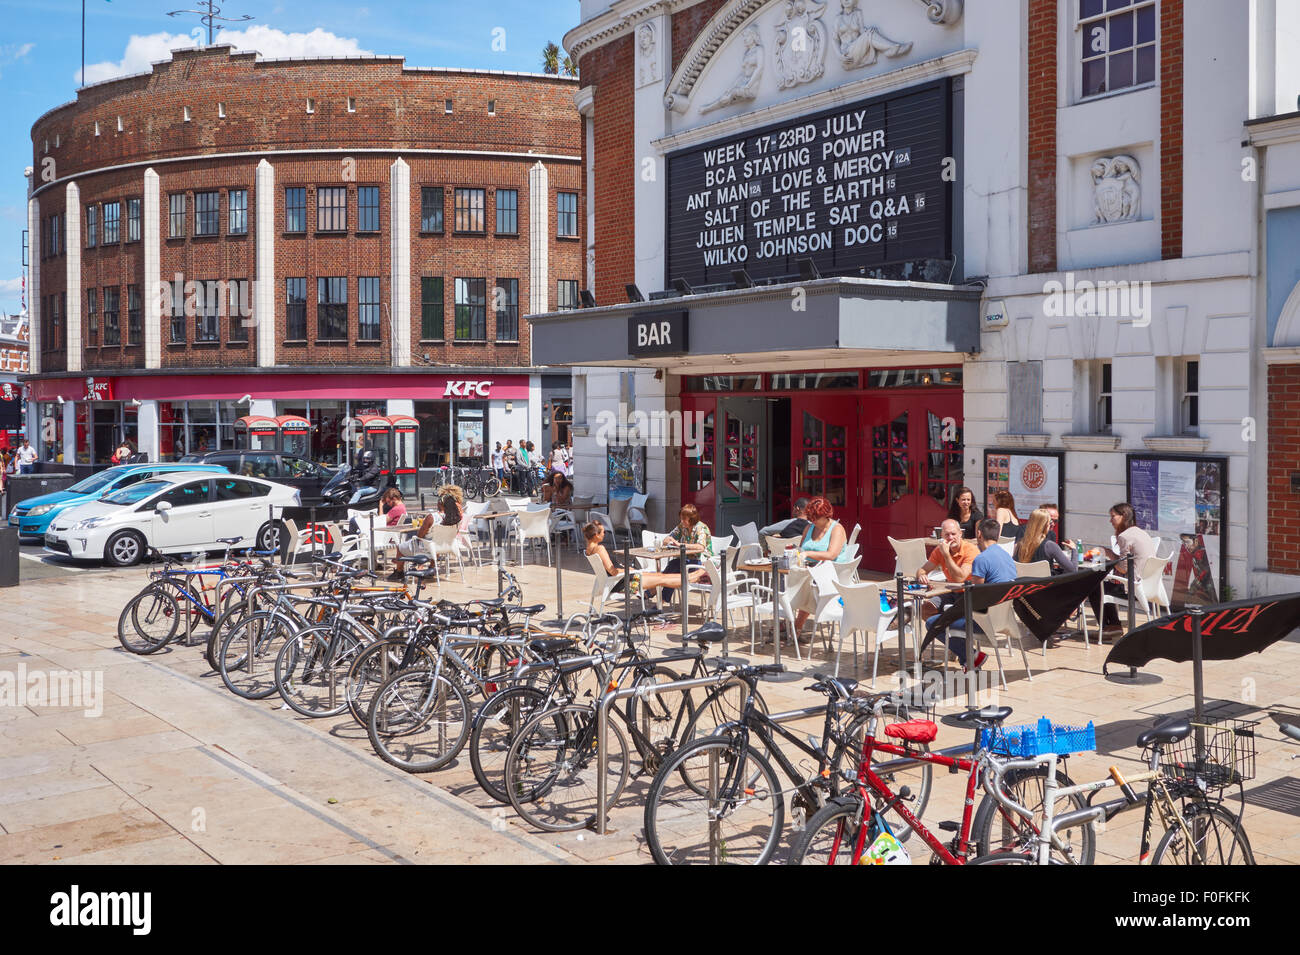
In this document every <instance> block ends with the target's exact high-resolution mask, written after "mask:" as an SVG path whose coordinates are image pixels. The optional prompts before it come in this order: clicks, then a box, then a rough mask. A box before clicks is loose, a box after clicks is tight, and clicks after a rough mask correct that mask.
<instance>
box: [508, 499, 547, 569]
mask: <svg viewBox="0 0 1300 955" xmlns="http://www.w3.org/2000/svg"><path fill="white" fill-rule="evenodd" d="M515 514H516V516H517V517H518V520H519V524H518V531H517V532H518V535H519V564H520V566H523V563H524V545H525V544H526V543H528V541H530V540H544V541H546V566H547V567H550V566H551V564H552V560H551V528H550V523H551V506H550V505H549V504H547V505H546V506H545V507H543V508H539V509H538V510H528V511H516V512H515Z"/></svg>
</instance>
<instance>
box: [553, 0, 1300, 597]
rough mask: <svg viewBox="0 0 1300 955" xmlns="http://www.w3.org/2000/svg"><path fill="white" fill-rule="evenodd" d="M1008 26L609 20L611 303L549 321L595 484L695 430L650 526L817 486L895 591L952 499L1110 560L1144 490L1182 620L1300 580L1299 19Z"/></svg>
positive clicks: (604, 197)
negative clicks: (1299, 499) (644, 420)
mask: <svg viewBox="0 0 1300 955" xmlns="http://www.w3.org/2000/svg"><path fill="white" fill-rule="evenodd" d="M868 6H869V7H870V9H869V10H868V9H867V8H868ZM979 7H980V9H979V10H978V11H976V10H975V9H974V5H973V4H963V3H961V2H959V0H940V2H932V3H917V2H904V0H882V2H881V3H877V4H871V5H867V4H855V3H852V2H849V0H845V2H843V3H836V4H788V3H783V2H780V0H660V2H644V3H613V4H611V3H609V2H607V0H583V2H582V4H581V23H580V24H579V25H578V26H576V27H575V28H574V29H573V30H572V31H570V33H569V34H568V35H566V37H565V46H566V48H567V49H568V51H569V52H570V54H571V55H573V56H574V57H575V58H577V60H578V62H579V65H580V68H581V76H582V79H581V87H580V89H579V91H578V94H577V102H578V105H579V109H580V111H581V112H582V114H583V119H584V123H585V148H584V155H585V159H586V184H585V189H586V194H587V196H588V197H590V199H591V202H590V206H589V209H588V214H589V215H590V216H591V217H592V220H591V221H590V222H589V223H588V243H589V245H588V250H587V251H588V268H589V274H588V280H587V284H588V285H589V286H590V287H591V288H592V289H593V290H594V292H595V298H596V300H597V304H598V306H599V307H597V308H584V309H581V310H579V311H571V312H565V313H562V314H561V313H553V314H549V315H544V316H543V315H537V316H531V317H532V319H533V334H534V340H535V354H536V357H537V360H539V361H543V362H560V361H566V362H569V363H571V364H573V365H574V366H575V367H574V432H575V434H577V435H578V437H577V439H576V440H575V451H576V453H577V454H576V456H577V459H578V463H579V467H578V470H579V473H580V474H583V475H600V474H601V473H602V472H603V471H607V468H606V466H605V464H606V461H607V460H608V461H609V462H610V465H609V468H608V473H611V474H612V473H614V465H615V462H616V459H617V460H619V461H621V460H623V459H627V458H629V457H630V458H631V459H632V460H633V461H635V459H636V454H635V453H630V452H629V451H628V450H627V449H626V448H621V447H620V448H615V449H611V448H610V447H609V443H610V442H609V441H608V440H607V438H608V430H607V429H605V428H602V427H601V424H602V422H606V421H608V420H609V416H610V415H611V414H616V409H618V408H619V406H620V405H622V406H625V407H626V408H634V409H635V410H636V411H644V412H647V413H654V412H665V413H672V412H681V413H682V414H683V415H693V416H695V417H696V418H698V419H699V422H700V425H701V427H700V431H699V432H698V434H697V435H696V440H694V441H693V442H691V444H690V445H689V446H688V447H686V448H683V447H682V445H681V444H680V443H677V444H673V442H671V441H669V442H667V443H666V446H665V443H664V442H662V441H660V442H659V443H658V446H652V447H650V448H648V449H647V451H646V452H645V454H646V457H645V464H644V466H643V468H642V470H643V474H642V475H641V476H640V479H639V481H638V483H639V484H641V485H643V486H644V488H645V490H646V491H647V492H648V493H649V494H650V497H651V502H650V513H651V520H652V522H653V523H656V524H664V523H670V522H671V515H672V514H673V512H674V511H675V509H676V507H677V506H678V505H679V504H680V503H682V502H687V501H689V502H692V503H695V504H696V505H697V506H698V507H699V508H700V510H701V512H702V513H703V514H704V515H705V518H706V520H708V521H709V522H710V524H711V525H712V526H714V528H715V531H716V532H717V533H728V532H730V528H731V527H733V526H735V525H738V524H742V523H744V522H747V521H749V520H756V521H758V523H760V524H762V523H764V522H766V521H767V520H769V519H772V518H777V517H782V516H784V513H783V512H784V510H785V508H786V507H787V506H788V500H789V498H790V497H792V496H795V495H797V494H800V493H803V494H813V493H817V494H824V495H825V496H827V497H828V498H829V499H830V500H831V503H832V504H833V505H834V507H835V509H836V512H837V517H839V518H841V519H842V520H843V521H844V522H845V524H846V526H848V527H850V528H851V527H852V526H853V525H854V524H861V526H862V530H861V535H860V537H859V538H858V542H859V544H860V548H861V556H862V561H863V562H862V566H863V567H868V568H871V569H875V570H885V571H889V570H892V569H893V566H894V554H893V551H892V548H891V547H890V545H889V543H888V537H891V536H892V537H894V538H910V537H917V536H927V535H928V534H929V533H930V531H931V529H932V525H934V524H937V523H938V522H939V519H940V518H941V517H942V516H943V515H944V514H945V513H946V512H947V509H948V505H949V502H950V501H951V499H952V496H953V494H954V492H955V491H956V490H957V489H958V488H959V487H963V486H966V487H970V488H971V489H972V490H973V491H974V494H975V498H976V501H977V503H978V505H979V506H980V508H981V509H987V507H988V505H989V503H990V499H991V497H992V495H993V494H994V492H995V491H998V490H1010V491H1011V492H1013V493H1014V495H1015V497H1016V498H1017V503H1018V505H1019V507H1020V516H1021V519H1022V520H1023V519H1024V518H1025V516H1026V515H1027V512H1028V511H1029V510H1030V508H1032V507H1033V506H1035V505H1040V504H1046V503H1055V504H1057V505H1059V506H1060V508H1061V511H1062V513H1063V517H1064V521H1063V525H1064V526H1063V529H1064V531H1065V532H1066V533H1067V534H1068V535H1069V536H1071V537H1077V538H1082V539H1084V540H1086V541H1088V542H1090V543H1108V542H1109V539H1110V536H1111V533H1112V530H1111V527H1110V525H1109V523H1108V519H1107V518H1108V511H1109V507H1110V505H1112V504H1113V503H1115V502H1118V501H1123V500H1130V501H1132V502H1133V504H1134V505H1135V508H1136V510H1137V514H1138V520H1139V523H1140V524H1141V526H1143V527H1145V528H1147V529H1148V530H1149V531H1150V532H1151V533H1152V535H1153V536H1156V537H1159V538H1161V541H1160V544H1159V548H1158V552H1159V554H1160V556H1161V557H1166V558H1168V563H1167V564H1166V565H1165V573H1166V576H1167V580H1166V583H1167V590H1168V591H1169V593H1170V595H1171V596H1172V597H1173V599H1174V603H1175V606H1178V605H1181V604H1183V603H1185V602H1192V601H1198V600H1202V601H1203V600H1212V599H1215V598H1217V597H1218V596H1219V595H1220V594H1222V593H1225V592H1226V591H1225V589H1224V588H1225V585H1226V586H1230V587H1231V588H1232V589H1233V590H1235V591H1236V592H1237V593H1239V594H1243V593H1246V592H1252V593H1256V592H1264V591H1273V592H1277V591H1280V590H1296V589H1300V579H1298V577H1297V575H1298V574H1300V564H1297V563H1296V562H1295V561H1294V560H1293V559H1291V558H1288V557H1286V556H1285V555H1286V554H1287V553H1288V552H1289V551H1291V550H1293V547H1292V546H1291V545H1292V544H1293V543H1294V530H1295V524H1294V513H1295V511H1296V495H1297V494H1298V493H1300V444H1298V443H1297V442H1296V441H1294V440H1292V436H1293V432H1294V427H1293V426H1292V424H1291V422H1292V421H1293V420H1294V416H1295V413H1296V410H1297V409H1298V408H1300V391H1297V389H1298V388H1300V385H1297V379H1296V377H1295V367H1296V366H1297V365H1298V364H1300V358H1297V349H1300V291H1296V288H1297V283H1300V271H1297V266H1296V264H1295V263H1296V259H1295V255H1294V249H1295V248H1296V246H1297V244H1298V243H1300V217H1297V215H1296V213H1297V209H1296V206H1297V203H1300V198H1297V197H1298V196H1300V179H1297V170H1300V161H1298V157H1300V152H1297V150H1300V132H1297V125H1296V120H1295V116H1296V114H1295V113H1291V112H1290V110H1291V109H1292V108H1293V104H1295V102H1296V95H1297V93H1298V92H1300V88H1298V87H1300V82H1298V81H1297V75H1296V73H1295V71H1294V69H1293V67H1292V66H1291V59H1288V56H1287V48H1286V38H1287V37H1291V36H1294V35H1295V32H1296V30H1297V28H1298V27H1300V11H1297V10H1295V9H1293V5H1287V4H1272V3H1268V4H1264V5H1261V7H1260V10H1259V11H1258V16H1255V17H1253V18H1244V17H1241V16H1238V15H1236V13H1235V12H1233V11H1230V10H1228V9H1227V8H1220V7H1218V6H1215V5H1212V4H1197V5H1196V6H1195V9H1194V11H1193V8H1192V5H1191V4H1185V3H1184V2H1183V0H1107V2H1105V3H1103V2H1101V0H1070V2H1067V3H1058V2H1057V0H1028V2H1024V3H1017V2H1011V0H989V2H987V3H982V4H980V5H979ZM1193 13H1194V15H1193ZM626 222H633V223H635V228H634V229H632V230H628V229H625V228H623V227H622V224H623V223H626ZM1257 263H1259V265H1257ZM1260 265H1262V266H1263V267H1260ZM652 330H653V331H655V333H656V334H653V335H652V334H650V332H651V331H652ZM665 339H670V341H665ZM1270 402H1271V405H1270ZM620 440H622V439H621V438H620ZM684 451H690V452H696V451H698V452H699V453H698V454H696V455H693V456H688V455H687V454H686V453H684ZM1266 458H1268V462H1269V463H1268V464H1267V465H1266V464H1265V459H1266ZM604 483H605V482H604V480H602V479H600V478H598V479H597V481H596V483H595V484H594V485H592V486H581V485H582V481H581V480H580V481H579V485H580V486H579V491H582V492H586V491H591V492H594V493H595V494H596V496H597V498H598V499H599V498H600V496H601V495H602V493H604V492H605V491H606V488H605V487H604V486H603V485H604ZM611 489H612V486H611ZM639 489H641V488H640V487H639V488H638V490H639ZM1248 528H1252V529H1254V532H1253V533H1249V534H1248V532H1247V529H1248ZM1264 528H1269V529H1270V530H1269V531H1268V532H1267V533H1266V532H1265V531H1264V530H1263V529H1264Z"/></svg>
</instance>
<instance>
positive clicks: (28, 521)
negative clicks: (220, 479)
mask: <svg viewBox="0 0 1300 955" xmlns="http://www.w3.org/2000/svg"><path fill="white" fill-rule="evenodd" d="M169 471H215V472H216V473H218V474H225V473H227V472H226V469H225V468H223V467H220V466H218V465H215V464H122V465H118V466H117V467H112V468H108V469H107V470H104V471H99V472H97V473H95V474H92V475H91V476H90V477H88V478H85V479H83V480H81V481H78V482H77V483H76V484H74V485H72V487H70V488H68V489H67V490H66V491H55V492H54V493H53V494H42V495H41V496H40V497H29V498H28V499H27V500H25V501H20V502H19V503H17V504H15V505H14V506H13V509H12V510H11V511H10V512H9V526H10V527H16V528H17V529H18V536H19V538H23V537H36V538H44V537H45V531H46V529H47V528H48V527H49V526H50V521H52V520H54V518H55V517H57V516H58V515H59V514H61V513H62V512H63V511H66V510H67V509H68V508H70V507H76V506H77V505H78V504H86V503H88V502H90V501H97V500H99V499H100V498H101V497H103V496H104V495H105V494H110V493H112V492H113V491H119V490H121V489H122V488H124V487H128V486H129V485H132V484H136V483H138V482H140V481H144V480H146V479H148V478H151V477H155V476H157V475H159V474H166V473H167V472H169Z"/></svg>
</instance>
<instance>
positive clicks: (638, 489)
mask: <svg viewBox="0 0 1300 955" xmlns="http://www.w3.org/2000/svg"><path fill="white" fill-rule="evenodd" d="M645 459H646V453H645V445H644V444H620V445H610V446H609V447H608V448H607V449H606V452H605V463H606V469H607V470H606V479H607V481H608V496H609V497H619V496H625V495H628V494H630V493H636V494H644V493H645V492H646V490H645Z"/></svg>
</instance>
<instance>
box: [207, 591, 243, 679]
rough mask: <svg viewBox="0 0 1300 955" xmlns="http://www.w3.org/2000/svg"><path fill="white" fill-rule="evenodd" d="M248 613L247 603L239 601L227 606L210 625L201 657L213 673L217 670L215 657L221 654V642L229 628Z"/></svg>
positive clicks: (217, 665)
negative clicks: (206, 643)
mask: <svg viewBox="0 0 1300 955" xmlns="http://www.w3.org/2000/svg"><path fill="white" fill-rule="evenodd" d="M248 613H249V605H248V601H247V600H240V601H239V602H238V603H231V604H227V605H226V609H225V610H224V611H223V612H222V614H221V616H220V617H218V618H217V619H216V622H215V623H213V624H212V629H211V630H210V631H209V632H208V645H207V647H206V649H205V650H204V651H203V657H204V659H205V660H207V661H208V666H210V667H212V669H213V671H214V672H215V671H216V670H218V669H219V664H218V663H217V656H218V655H219V653H220V652H221V642H222V641H223V640H225V638H226V637H227V635H228V634H229V633H230V628H231V627H233V626H235V625H236V624H237V623H239V621H241V620H243V619H244V617H246V616H247V615H248Z"/></svg>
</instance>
